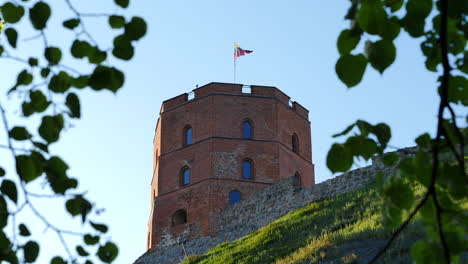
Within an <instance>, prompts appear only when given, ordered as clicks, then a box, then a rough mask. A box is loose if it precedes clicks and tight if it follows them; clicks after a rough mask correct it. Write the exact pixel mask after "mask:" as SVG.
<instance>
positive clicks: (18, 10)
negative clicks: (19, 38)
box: [1, 2, 24, 24]
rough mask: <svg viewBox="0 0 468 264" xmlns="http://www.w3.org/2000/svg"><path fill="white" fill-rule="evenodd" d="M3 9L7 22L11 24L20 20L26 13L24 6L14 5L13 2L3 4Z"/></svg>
mask: <svg viewBox="0 0 468 264" xmlns="http://www.w3.org/2000/svg"><path fill="white" fill-rule="evenodd" d="M1 11H2V15H3V19H4V20H5V22H7V23H11V24H14V23H16V22H18V21H19V20H20V19H21V18H22V17H23V15H24V8H23V7H22V6H17V5H14V4H12V3H11V2H6V3H5V4H3V5H2V9H1Z"/></svg>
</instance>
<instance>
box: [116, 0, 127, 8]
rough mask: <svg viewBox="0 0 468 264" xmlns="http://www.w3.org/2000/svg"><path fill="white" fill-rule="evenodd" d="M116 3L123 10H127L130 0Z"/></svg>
mask: <svg viewBox="0 0 468 264" xmlns="http://www.w3.org/2000/svg"><path fill="white" fill-rule="evenodd" d="M114 2H115V3H116V4H117V5H119V6H121V7H123V8H127V7H128V4H129V3H130V0H114Z"/></svg>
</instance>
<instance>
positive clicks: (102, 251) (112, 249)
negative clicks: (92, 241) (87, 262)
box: [97, 242, 119, 263]
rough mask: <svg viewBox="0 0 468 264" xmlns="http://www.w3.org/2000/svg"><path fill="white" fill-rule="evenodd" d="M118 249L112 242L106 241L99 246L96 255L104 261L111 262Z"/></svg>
mask: <svg viewBox="0 0 468 264" xmlns="http://www.w3.org/2000/svg"><path fill="white" fill-rule="evenodd" d="M118 253H119V249H118V248H117V246H116V245H115V244H114V243H112V242H107V243H106V244H105V245H104V246H100V247H99V250H98V253H97V255H98V257H99V259H100V260H102V261H103V262H105V263H111V262H112V261H114V259H115V258H116V257H117V255H118Z"/></svg>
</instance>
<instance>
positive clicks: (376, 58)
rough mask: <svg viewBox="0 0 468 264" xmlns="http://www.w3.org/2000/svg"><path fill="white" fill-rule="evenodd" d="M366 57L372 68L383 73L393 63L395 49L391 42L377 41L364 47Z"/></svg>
mask: <svg viewBox="0 0 468 264" xmlns="http://www.w3.org/2000/svg"><path fill="white" fill-rule="evenodd" d="M366 55H367V58H368V59H369V62H370V64H371V65H372V67H373V68H374V69H376V70H378V71H379V72H380V73H383V72H384V71H385V69H387V68H388V66H390V65H391V64H392V63H393V62H394V61H395V57H396V49H395V46H394V45H393V43H392V42H391V41H389V40H379V41H377V42H375V43H372V42H369V45H366Z"/></svg>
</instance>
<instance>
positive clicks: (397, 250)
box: [183, 185, 468, 264]
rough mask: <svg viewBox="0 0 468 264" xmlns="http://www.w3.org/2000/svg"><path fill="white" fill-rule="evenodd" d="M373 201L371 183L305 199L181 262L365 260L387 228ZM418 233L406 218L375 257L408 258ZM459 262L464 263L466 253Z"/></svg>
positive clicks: (377, 203)
mask: <svg viewBox="0 0 468 264" xmlns="http://www.w3.org/2000/svg"><path fill="white" fill-rule="evenodd" d="M379 207H380V200H379V199H378V197H377V193H376V187H375V186H374V185H370V186H368V187H366V188H364V189H362V190H358V191H354V192H350V193H346V194H342V195H338V196H336V197H334V198H331V199H328V200H324V201H320V202H314V203H311V204H310V205H308V206H306V207H304V208H302V209H298V210H295V211H293V212H291V213H289V214H287V215H285V216H283V217H281V218H279V219H277V220H276V221H274V222H272V223H270V224H269V225H267V226H265V227H263V228H261V229H259V230H258V231H255V232H253V233H251V234H249V235H247V236H245V237H243V238H241V239H239V240H236V241H233V242H226V243H223V244H220V245H218V246H217V247H215V248H213V249H211V250H210V251H209V252H208V253H206V254H203V255H196V256H190V257H189V258H188V259H186V260H185V261H184V262H183V263H184V264H195V263H199V264H208V263H213V264H215V263H216V264H219V263H223V264H231V263H233V264H234V263H275V264H285V263H366V262H368V261H369V260H370V259H371V258H372V257H373V256H374V255H375V254H376V253H377V252H378V250H379V249H380V248H381V247H382V246H383V245H384V244H385V241H386V239H387V238H388V237H389V234H390V231H389V230H386V229H384V228H383V225H382V223H381V217H380V208H379ZM424 236H425V235H424V230H423V227H422V224H420V223H418V222H416V223H413V224H411V225H410V226H409V228H407V230H406V231H405V232H404V233H403V234H402V235H401V237H400V239H398V240H396V242H395V243H394V245H393V246H392V248H391V249H390V250H389V251H388V252H387V254H386V255H384V257H383V258H382V259H381V260H380V261H379V263H411V259H410V245H411V244H412V242H414V241H415V240H417V239H420V238H424ZM461 263H468V261H467V258H466V256H464V258H463V260H462V261H461Z"/></svg>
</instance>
